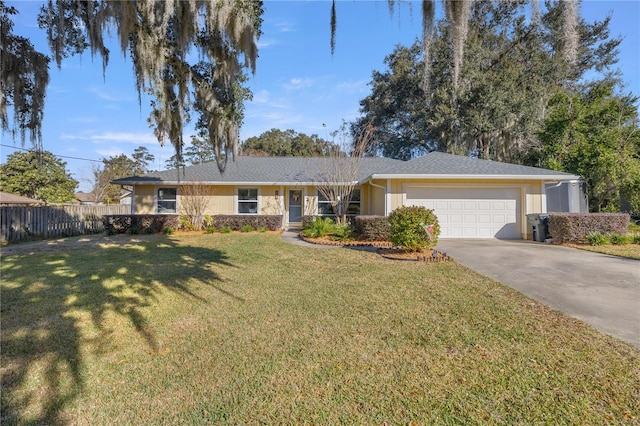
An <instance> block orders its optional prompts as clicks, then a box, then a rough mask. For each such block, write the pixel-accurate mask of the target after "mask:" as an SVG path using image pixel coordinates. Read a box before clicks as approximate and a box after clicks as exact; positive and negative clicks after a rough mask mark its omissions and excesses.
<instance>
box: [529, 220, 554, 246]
mask: <svg viewBox="0 0 640 426" xmlns="http://www.w3.org/2000/svg"><path fill="white" fill-rule="evenodd" d="M527 221H528V222H529V224H530V225H531V228H533V241H538V242H540V243H543V242H544V240H546V239H547V238H548V233H549V215H548V214H547V213H531V214H528V215H527Z"/></svg>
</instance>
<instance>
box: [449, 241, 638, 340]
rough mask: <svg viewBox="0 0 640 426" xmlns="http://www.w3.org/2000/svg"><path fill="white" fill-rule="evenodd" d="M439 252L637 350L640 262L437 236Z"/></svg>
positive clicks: (557, 248)
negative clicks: (439, 237)
mask: <svg viewBox="0 0 640 426" xmlns="http://www.w3.org/2000/svg"><path fill="white" fill-rule="evenodd" d="M437 249H438V250H441V251H444V252H446V253H447V254H448V255H450V256H452V257H453V259H454V260H455V261H457V262H458V263H460V264H462V265H464V266H467V267H468V268H471V269H473V270H475V271H477V272H479V273H481V274H483V275H486V276H488V277H490V278H493V279H494V280H496V281H499V282H501V283H503V284H506V285H508V286H510V287H512V288H515V289H516V290H519V291H520V292H522V293H524V294H525V295H527V296H529V297H531V298H533V299H536V300H538V301H540V302H542V303H544V304H546V305H548V306H550V307H552V308H554V309H558V310H560V311H563V312H565V313H566V314H569V315H571V316H573V317H575V318H578V319H580V320H582V321H584V322H586V323H588V324H590V325H591V326H593V327H594V328H596V329H597V330H599V331H602V332H604V333H607V334H610V335H612V336H614V337H617V338H618V339H620V340H623V341H625V342H628V343H630V344H632V345H634V346H635V347H637V348H639V349H640V261H638V260H632V259H624V258H619V257H615V256H609V255H605V254H599V253H592V252H588V251H585V250H578V249H572V248H567V247H561V246H554V245H549V244H544V243H536V242H532V241H522V240H440V241H439V242H438V246H437Z"/></svg>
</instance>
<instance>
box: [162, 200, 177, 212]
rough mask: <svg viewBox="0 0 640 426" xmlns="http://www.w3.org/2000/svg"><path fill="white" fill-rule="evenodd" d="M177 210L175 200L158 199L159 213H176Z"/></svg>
mask: <svg viewBox="0 0 640 426" xmlns="http://www.w3.org/2000/svg"><path fill="white" fill-rule="evenodd" d="M175 212H176V202H175V201H166V200H164V201H161V200H158V213H175Z"/></svg>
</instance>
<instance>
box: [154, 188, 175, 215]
mask: <svg viewBox="0 0 640 426" xmlns="http://www.w3.org/2000/svg"><path fill="white" fill-rule="evenodd" d="M166 189H173V190H175V191H176V198H175V200H162V201H173V202H174V203H175V206H176V207H175V211H174V212H161V211H160V210H159V202H160V201H161V200H160V191H161V190H166ZM153 196H154V197H153V198H154V205H155V206H154V207H155V208H154V211H155V214H178V211H179V209H180V206H179V204H178V198H179V194H178V187H176V186H158V187H156V190H155V192H154V194H153Z"/></svg>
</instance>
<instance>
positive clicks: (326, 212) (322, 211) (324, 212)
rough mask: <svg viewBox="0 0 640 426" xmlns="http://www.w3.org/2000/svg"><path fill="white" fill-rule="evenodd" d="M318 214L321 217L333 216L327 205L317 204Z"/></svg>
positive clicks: (329, 205)
mask: <svg viewBox="0 0 640 426" xmlns="http://www.w3.org/2000/svg"><path fill="white" fill-rule="evenodd" d="M318 214H319V215H321V216H327V215H333V208H331V204H329V203H318Z"/></svg>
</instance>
